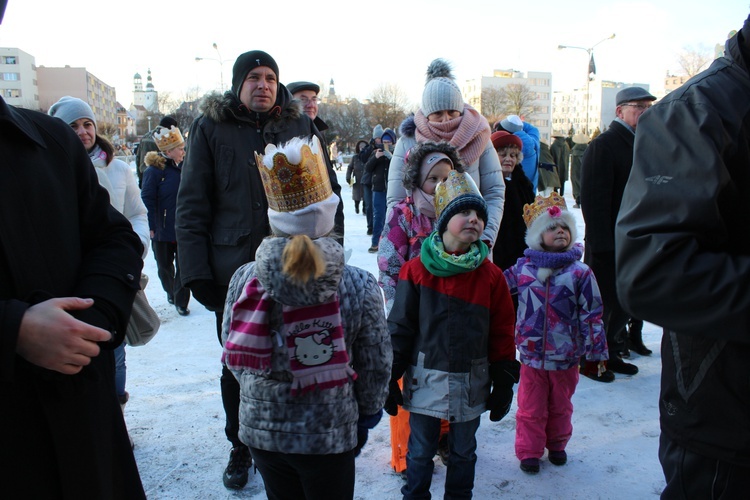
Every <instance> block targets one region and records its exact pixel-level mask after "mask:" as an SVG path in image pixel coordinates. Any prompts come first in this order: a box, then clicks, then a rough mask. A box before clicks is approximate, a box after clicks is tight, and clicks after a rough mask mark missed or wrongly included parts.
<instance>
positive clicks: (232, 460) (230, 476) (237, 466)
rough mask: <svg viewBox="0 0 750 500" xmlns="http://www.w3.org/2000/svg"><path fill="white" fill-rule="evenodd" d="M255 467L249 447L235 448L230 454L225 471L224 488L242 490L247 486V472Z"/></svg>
mask: <svg viewBox="0 0 750 500" xmlns="http://www.w3.org/2000/svg"><path fill="white" fill-rule="evenodd" d="M252 465H253V459H252V457H251V456H250V450H249V449H248V447H247V446H245V445H241V446H235V447H234V448H232V451H230V452H229V463H228V464H227V468H226V469H224V478H223V480H224V486H226V487H227V488H230V489H232V490H241V489H242V488H244V487H245V485H246V484H247V471H248V469H250V467H251V466H252Z"/></svg>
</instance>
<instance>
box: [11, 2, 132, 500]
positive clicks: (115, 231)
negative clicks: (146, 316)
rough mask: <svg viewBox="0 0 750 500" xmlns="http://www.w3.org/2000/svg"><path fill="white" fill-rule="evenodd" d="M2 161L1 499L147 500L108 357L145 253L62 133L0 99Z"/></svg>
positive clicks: (65, 129)
mask: <svg viewBox="0 0 750 500" xmlns="http://www.w3.org/2000/svg"><path fill="white" fill-rule="evenodd" d="M5 6H6V1H5V0H0V22H1V21H2V17H3V13H4V11H5ZM0 158H2V159H3V160H2V162H0V228H2V229H1V230H0V400H2V411H0V443H2V444H0V463H2V467H0V484H2V489H3V491H4V492H6V493H5V494H7V495H9V496H16V497H19V496H22V497H26V498H110V499H119V498H127V499H138V498H145V495H144V492H143V487H142V486H141V480H140V477H139V475H138V469H137V466H136V463H135V458H134V457H133V451H132V449H131V448H130V442H129V440H128V434H127V430H126V428H125V421H124V420H123V416H122V411H121V409H120V404H119V402H118V400H117V395H116V394H115V390H114V388H115V383H114V374H115V363H114V354H113V349H114V348H115V347H117V346H118V345H120V343H121V342H122V341H123V339H124V335H125V330H126V325H127V322H128V317H129V316H130V310H131V307H132V304H133V298H134V297H135V293H136V290H137V289H138V287H139V280H138V277H139V276H140V272H141V267H142V266H143V262H142V260H141V252H142V250H143V246H142V245H141V242H140V240H139V238H138V236H136V234H135V233H134V232H133V229H132V228H131V226H130V222H128V220H127V219H126V218H125V217H123V216H122V215H121V214H120V213H119V212H117V210H115V209H114V208H113V207H112V206H111V205H110V203H109V196H108V195H107V191H106V190H105V189H104V188H102V187H101V186H100V185H99V181H98V179H97V176H96V173H95V172H94V169H93V168H92V166H91V160H90V159H89V157H88V155H87V154H86V150H85V149H84V148H83V145H82V143H81V141H80V139H79V138H78V137H77V136H76V134H75V133H74V132H73V130H72V129H71V128H70V126H68V125H67V124H66V123H64V122H62V121H61V120H59V119H57V118H52V117H49V116H47V115H43V114H41V113H38V112H36V111H29V110H25V109H16V108H14V107H12V106H9V105H7V104H6V102H5V101H4V100H3V98H2V97H0Z"/></svg>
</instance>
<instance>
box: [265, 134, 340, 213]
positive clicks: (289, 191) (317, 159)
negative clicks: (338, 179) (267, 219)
mask: <svg viewBox="0 0 750 500" xmlns="http://www.w3.org/2000/svg"><path fill="white" fill-rule="evenodd" d="M297 159H299V160H297ZM295 161H298V163H293V162H295ZM255 163H256V165H257V166H258V170H259V171H260V178H261V180H262V181H263V189H264V190H265V191H266V198H268V207H269V208H270V209H271V210H275V211H276V212H291V211H294V210H299V209H301V208H304V207H306V206H308V205H311V204H313V203H317V202H319V201H323V200H326V199H328V198H329V197H330V196H331V195H332V194H333V190H332V189H331V181H330V179H329V178H328V169H327V167H326V163H325V160H323V156H322V155H321V152H320V143H319V142H318V138H317V137H316V136H313V140H312V141H311V142H309V141H307V140H305V139H300V138H296V139H292V140H291V141H289V142H287V143H286V144H284V145H283V146H281V147H280V148H276V146H274V145H273V144H269V145H268V146H266V154H265V155H259V154H257V153H256V154H255Z"/></svg>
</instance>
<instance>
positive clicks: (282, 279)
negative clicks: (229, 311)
mask: <svg viewBox="0 0 750 500" xmlns="http://www.w3.org/2000/svg"><path fill="white" fill-rule="evenodd" d="M289 241H290V240H289V238H284V237H274V236H272V237H269V238H266V239H265V240H263V242H262V243H261V244H260V246H259V247H258V251H257V252H256V260H255V272H256V274H257V276H258V280H259V281H260V282H261V284H262V285H263V288H265V289H266V291H267V292H268V293H269V295H270V296H271V298H272V299H273V300H275V301H276V302H279V303H281V304H284V305H288V306H295V307H301V306H310V305H314V304H320V303H321V302H324V301H326V300H328V299H329V298H330V297H331V295H333V294H334V293H336V291H337V290H338V287H339V282H340V281H341V276H342V274H343V272H344V264H345V261H344V248H343V247H342V246H341V245H339V244H338V243H337V242H336V240H334V239H333V238H327V237H324V238H318V239H316V240H313V243H314V244H315V246H316V247H318V249H319V250H320V251H321V252H322V253H323V258H324V260H325V262H326V270H325V272H324V273H323V276H321V277H320V278H317V279H311V280H309V281H308V282H307V283H302V284H300V283H297V282H295V281H292V280H290V279H289V277H288V276H286V275H285V274H284V273H282V272H281V268H282V264H281V262H282V258H281V255H282V253H283V251H284V248H285V247H286V245H287V243H288V242H289Z"/></svg>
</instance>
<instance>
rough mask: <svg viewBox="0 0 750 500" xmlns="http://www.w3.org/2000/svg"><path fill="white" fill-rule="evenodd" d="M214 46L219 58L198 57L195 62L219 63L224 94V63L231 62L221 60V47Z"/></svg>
mask: <svg viewBox="0 0 750 500" xmlns="http://www.w3.org/2000/svg"><path fill="white" fill-rule="evenodd" d="M212 46H213V48H214V50H215V51H216V55H218V56H219V57H218V58H216V57H196V58H195V61H196V62H198V61H216V62H217V63H219V71H221V77H220V81H221V91H222V92H224V63H225V62H227V61H229V60H230V59H222V58H221V53H220V52H219V46H218V45H216V44H215V43H214V44H213V45H212Z"/></svg>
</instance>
